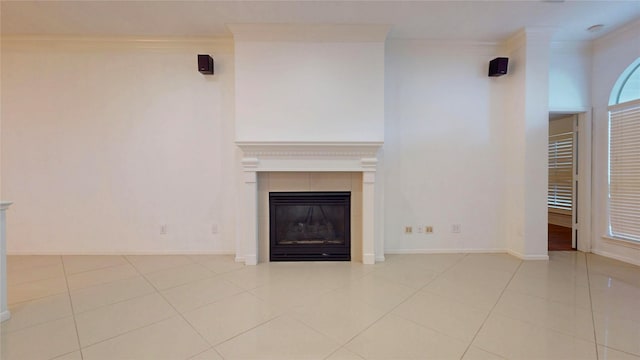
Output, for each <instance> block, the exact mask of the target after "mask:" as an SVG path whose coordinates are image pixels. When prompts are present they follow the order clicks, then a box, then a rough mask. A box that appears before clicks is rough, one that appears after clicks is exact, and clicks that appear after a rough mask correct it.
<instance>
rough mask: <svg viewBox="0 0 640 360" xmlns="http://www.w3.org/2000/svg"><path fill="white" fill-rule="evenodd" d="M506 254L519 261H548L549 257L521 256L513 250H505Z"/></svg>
mask: <svg viewBox="0 0 640 360" xmlns="http://www.w3.org/2000/svg"><path fill="white" fill-rule="evenodd" d="M507 253H508V254H509V255H511V256H515V257H517V258H518V259H520V260H549V255H523V254H520V253H519V252H515V251H513V250H507Z"/></svg>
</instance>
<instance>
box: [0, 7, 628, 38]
mask: <svg viewBox="0 0 640 360" xmlns="http://www.w3.org/2000/svg"><path fill="white" fill-rule="evenodd" d="M636 19H640V0H605V1H596V0H566V1H562V0H546V1H545V0H531V1H524V0H513V1H491V0H474V1H459V0H449V1H213V0H210V1H190V0H180V1H115V0H113V1H90V0H83V1H6V0H2V8H1V21H2V23H1V30H2V33H3V34H4V35H26V34H38V35H97V36H121V35H126V36H180V37H181V36H207V37H209V36H215V37H220V36H231V35H230V33H229V31H228V30H227V28H226V26H225V25H226V24H233V23H314V24H317V23H326V24H388V25H391V31H390V33H389V37H390V38H413V39H416V38H423V39H444V40H464V41H500V40H504V39H505V38H507V37H508V36H509V35H511V34H513V33H514V32H516V31H517V30H519V29H521V28H523V27H551V28H554V29H555V30H556V32H555V35H554V40H591V39H594V38H597V37H600V36H602V35H604V34H606V33H607V32H609V31H612V30H615V29H616V28H619V27H621V26H623V25H624V24H626V23H629V22H631V21H633V20H636ZM594 24H604V25H605V28H604V29H603V30H602V31H600V32H597V33H590V32H588V31H587V30H586V29H587V28H588V27H589V26H591V25H594Z"/></svg>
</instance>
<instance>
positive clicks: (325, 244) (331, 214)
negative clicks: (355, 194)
mask: <svg viewBox="0 0 640 360" xmlns="http://www.w3.org/2000/svg"><path fill="white" fill-rule="evenodd" d="M350 219H351V193H350V192H348V191H347V192H270V193H269V244H270V260H271V261H308V260H312V261H318V260H320V261H322V260H324V261H350V260H351V224H350Z"/></svg>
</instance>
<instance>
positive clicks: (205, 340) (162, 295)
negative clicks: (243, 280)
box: [118, 257, 224, 357]
mask: <svg viewBox="0 0 640 360" xmlns="http://www.w3.org/2000/svg"><path fill="white" fill-rule="evenodd" d="M125 260H126V261H127V262H129V263H130V264H131V266H133V267H134V268H135V269H136V271H138V268H136V267H135V265H133V264H132V263H131V261H130V260H129V259H128V258H127V257H125ZM138 273H139V274H140V276H142V278H143V279H144V280H145V281H146V282H148V283H149V284H150V285H151V287H153V288H154V289H155V291H156V293H157V294H158V295H160V297H162V299H163V300H164V301H166V302H167V304H169V306H171V308H173V310H175V312H176V313H177V314H178V315H179V316H180V317H181V318H182V320H184V322H185V323H187V324H188V325H189V327H191V329H193V331H195V332H196V334H198V336H200V339H202V340H203V341H204V343H205V344H207V345H210V346H211V348H213V345H211V344H210V343H209V341H207V339H206V338H205V337H204V336H203V335H202V334H201V333H200V332H199V331H198V329H196V328H195V327H193V325H192V324H191V323H190V322H189V320H187V318H185V317H184V314H182V312H180V311H179V310H178V309H177V308H176V307H175V306H173V304H172V303H171V302H170V301H169V300H168V299H167V298H166V297H165V296H164V294H163V293H162V292H161V291H160V290H158V288H156V286H155V285H154V284H153V283H152V282H151V281H149V279H147V277H146V276H145V275H144V274H143V273H141V272H140V271H138ZM223 280H224V279H223ZM196 281H197V280H196ZM205 306H206V305H205ZM194 310H195V309H194ZM169 319H170V318H169ZM164 320H167V319H163V320H160V321H158V322H155V323H153V324H149V325H147V326H150V325H155V324H157V323H159V322H161V321H164ZM144 327H146V326H144ZM136 330H137V329H136ZM132 331H133V330H132ZM118 336H119V335H118ZM213 349H214V351H216V352H218V351H217V350H215V348H213ZM208 350H209V348H207V349H206V350H204V351H208ZM204 351H203V352H204ZM196 355H198V354H195V355H193V356H191V357H194V356H196Z"/></svg>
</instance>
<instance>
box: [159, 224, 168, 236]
mask: <svg viewBox="0 0 640 360" xmlns="http://www.w3.org/2000/svg"><path fill="white" fill-rule="evenodd" d="M160 235H167V225H166V224H163V225H160Z"/></svg>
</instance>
